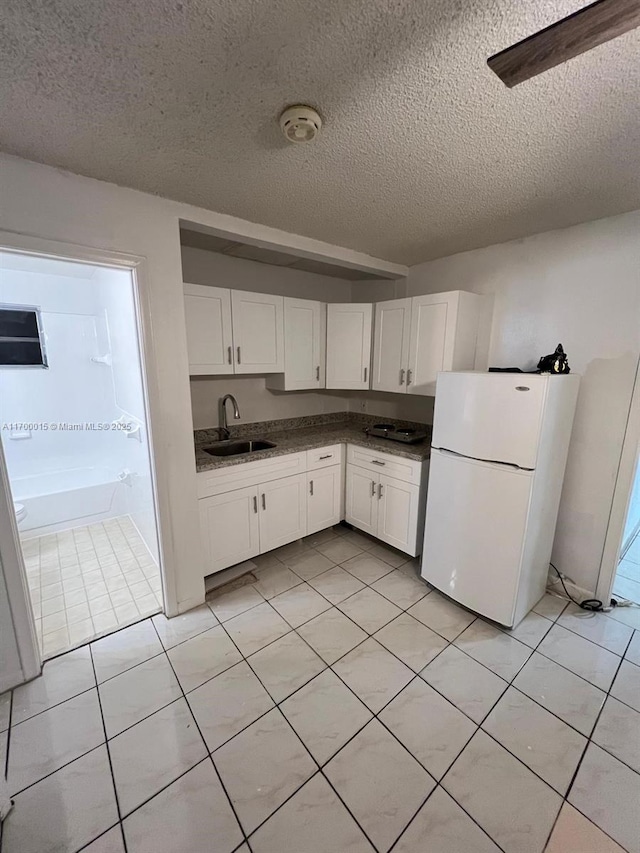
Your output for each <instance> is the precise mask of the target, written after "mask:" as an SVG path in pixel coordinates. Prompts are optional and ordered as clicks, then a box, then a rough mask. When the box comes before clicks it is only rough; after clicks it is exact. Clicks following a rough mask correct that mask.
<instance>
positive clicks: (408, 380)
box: [407, 368, 411, 388]
mask: <svg viewBox="0 0 640 853" xmlns="http://www.w3.org/2000/svg"><path fill="white" fill-rule="evenodd" d="M409 385H411V368H409V370H407V388H408V387H409Z"/></svg>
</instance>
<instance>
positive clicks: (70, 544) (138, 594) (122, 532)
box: [22, 516, 162, 658]
mask: <svg viewBox="0 0 640 853" xmlns="http://www.w3.org/2000/svg"><path fill="white" fill-rule="evenodd" d="M22 551H23V554H24V560H25V565H26V569H27V579H28V582H29V591H30V594H31V601H32V604H33V610H34V615H35V619H36V631H37V634H38V641H39V643H40V648H41V651H42V655H43V657H44V658H49V657H51V656H53V655H56V654H59V653H60V652H63V651H67V650H68V649H71V648H73V647H75V646H78V645H80V644H81V643H85V642H86V641H87V640H91V639H93V638H94V637H97V636H101V635H102V634H105V633H106V632H108V631H113V630H116V629H118V628H119V627H122V626H123V625H130V624H131V623H132V622H135V621H137V620H139V619H140V617H141V616H150V615H151V614H153V613H157V612H158V611H159V610H161V609H162V607H161V601H162V588H161V583H160V570H159V569H158V566H157V564H156V563H155V561H154V559H153V557H152V556H151V554H150V553H149V551H148V549H147V546H146V545H145V544H144V542H143V540H142V538H141V537H140V534H139V533H138V531H137V529H136V527H135V525H134V523H133V522H132V520H131V519H130V518H129V516H121V517H119V518H112V519H109V520H108V521H105V522H100V523H98V524H91V525H89V526H87V527H75V528H74V529H73V530H64V531H62V532H61V533H51V534H48V535H47V536H38V537H34V538H32V539H23V541H22Z"/></svg>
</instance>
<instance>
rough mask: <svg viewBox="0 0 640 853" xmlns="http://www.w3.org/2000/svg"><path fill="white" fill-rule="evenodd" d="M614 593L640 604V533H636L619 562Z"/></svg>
mask: <svg viewBox="0 0 640 853" xmlns="http://www.w3.org/2000/svg"><path fill="white" fill-rule="evenodd" d="M613 594H614V595H619V596H620V597H621V598H628V599H629V601H635V603H636V604H640V533H638V534H637V535H636V537H635V539H634V540H633V542H632V543H631V545H630V546H629V547H628V548H627V550H626V552H625V555H624V557H623V558H622V560H620V562H619V563H618V571H617V572H616V577H615V580H614V582H613Z"/></svg>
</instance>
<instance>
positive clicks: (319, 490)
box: [307, 465, 343, 536]
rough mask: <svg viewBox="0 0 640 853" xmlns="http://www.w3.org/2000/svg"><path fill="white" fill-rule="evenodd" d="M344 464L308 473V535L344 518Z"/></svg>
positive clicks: (331, 525)
mask: <svg viewBox="0 0 640 853" xmlns="http://www.w3.org/2000/svg"><path fill="white" fill-rule="evenodd" d="M342 493H343V483H342V465H332V466H331V467H330V468H320V469H318V470H317V471H309V473H308V474H307V536H308V535H310V534H311V533H317V532H318V531H319V530H324V529H325V528H326V527H333V525H334V524H339V523H340V521H341V520H342V503H343V501H342Z"/></svg>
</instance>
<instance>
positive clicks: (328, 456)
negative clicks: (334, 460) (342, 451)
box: [318, 453, 333, 461]
mask: <svg viewBox="0 0 640 853" xmlns="http://www.w3.org/2000/svg"><path fill="white" fill-rule="evenodd" d="M332 456H333V453H327V454H325V455H324V456H320V457H318V461H320V460H322V459H331V457H332Z"/></svg>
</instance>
